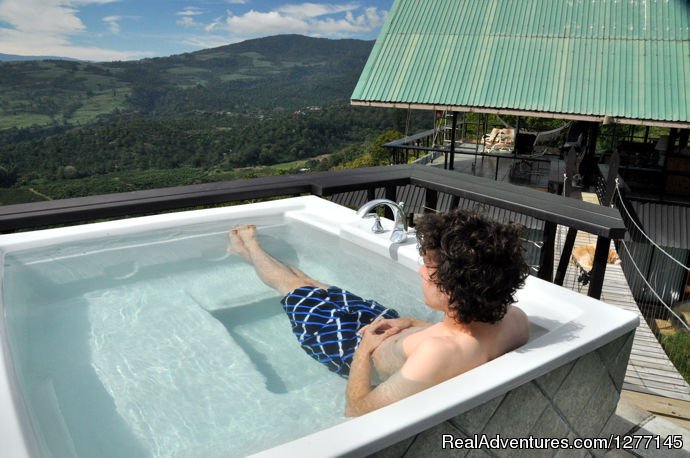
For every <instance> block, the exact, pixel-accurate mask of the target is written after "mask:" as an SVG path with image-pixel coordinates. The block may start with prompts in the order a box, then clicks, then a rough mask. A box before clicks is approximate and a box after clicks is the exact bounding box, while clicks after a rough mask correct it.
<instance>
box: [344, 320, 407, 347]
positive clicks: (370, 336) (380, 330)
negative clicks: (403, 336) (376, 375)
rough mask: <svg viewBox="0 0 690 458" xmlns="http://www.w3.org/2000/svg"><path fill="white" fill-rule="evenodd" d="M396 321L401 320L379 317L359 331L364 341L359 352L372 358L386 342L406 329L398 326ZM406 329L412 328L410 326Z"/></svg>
mask: <svg viewBox="0 0 690 458" xmlns="http://www.w3.org/2000/svg"><path fill="white" fill-rule="evenodd" d="M396 321H400V320H399V319H386V318H383V317H378V318H376V319H375V320H374V321H372V322H371V323H369V324H368V325H366V326H363V327H362V328H361V329H360V330H359V334H360V335H361V336H362V341H361V342H360V344H359V347H358V348H357V352H363V353H364V354H366V355H368V356H370V355H371V354H372V353H373V352H374V350H376V349H377V348H378V346H379V345H381V343H383V341H384V340H386V339H387V338H389V337H390V336H392V335H394V334H397V333H399V332H400V331H401V330H402V329H404V328H401V327H399V326H396V323H395V322H396ZM405 327H410V325H409V324H408V325H407V326H405Z"/></svg>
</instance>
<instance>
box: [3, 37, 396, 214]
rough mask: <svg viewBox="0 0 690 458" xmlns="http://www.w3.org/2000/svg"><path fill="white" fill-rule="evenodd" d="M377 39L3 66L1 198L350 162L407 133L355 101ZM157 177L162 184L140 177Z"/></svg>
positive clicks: (293, 41) (391, 118) (297, 40)
mask: <svg viewBox="0 0 690 458" xmlns="http://www.w3.org/2000/svg"><path fill="white" fill-rule="evenodd" d="M372 44H373V43H372V42H365V41H359V40H326V39H316V38H308V37H303V36H297V35H283V36H275V37H268V38H262V39H256V40H249V41H246V42H243V43H238V44H233V45H228V46H223V47H220V48H214V49H208V50H203V51H199V52H195V53H188V54H182V55H177V56H171V57H166V58H156V59H145V60H141V61H135V62H108V63H91V62H75V61H51V60H46V61H28V62H24V61H14V62H0V188H2V189H0V204H8V203H15V202H22V201H26V200H36V199H45V198H59V197H63V196H64V195H70V196H71V195H84V194H93V193H97V192H104V191H103V187H102V186H100V185H98V184H99V181H98V177H99V176H100V177H103V180H104V181H107V179H106V178H107V176H109V175H112V174H115V175H116V176H117V178H118V180H117V181H125V182H129V183H130V184H132V183H135V184H132V185H131V186H130V187H129V188H128V189H132V186H134V188H135V189H140V188H143V187H150V186H157V185H159V184H160V183H161V182H163V183H165V184H166V185H175V184H187V183H188V182H190V181H192V182H196V181H198V180H200V178H199V176H203V177H205V178H203V180H208V179H211V178H210V177H211V176H214V177H215V178H214V179H220V178H222V177H228V176H231V177H232V176H235V175H236V174H232V173H231V172H233V171H236V170H239V169H246V168H248V167H260V166H267V165H275V164H282V163H286V162H291V161H298V160H304V161H306V160H308V159H310V158H313V157H315V156H320V157H321V158H322V159H323V158H324V157H327V156H324V155H329V154H333V153H336V152H339V151H340V154H339V155H338V156H336V157H338V158H341V159H338V160H333V161H331V162H328V161H325V162H324V161H322V162H321V163H320V164H322V165H323V164H335V163H339V162H342V161H348V160H350V161H351V160H353V159H354V158H355V157H356V156H357V155H358V151H357V149H358V148H359V150H361V152H360V153H359V154H363V153H364V152H366V151H365V149H366V148H367V146H361V145H367V144H369V143H370V142H371V140H372V139H374V138H375V137H376V136H378V135H379V134H381V132H384V131H386V130H389V129H398V130H402V129H404V125H405V114H404V113H400V112H396V111H393V110H381V109H366V108H355V107H351V106H350V105H349V97H350V95H351V93H352V90H353V89H354V86H355V84H356V82H357V79H358V78H359V74H360V73H361V70H362V68H363V66H364V63H365V62H366V58H367V57H368V54H369V52H370V50H371V47H372ZM357 145H360V146H357ZM310 164H311V165H312V166H314V165H315V164H316V163H314V162H313V161H312V162H311V163H310ZM288 168H289V167H287V168H286V167H282V168H276V169H275V173H278V172H279V171H280V173H284V172H283V171H284V170H287V169H288ZM295 168H296V169H299V168H303V167H300V164H295ZM182 169H184V170H185V172H184V173H182V174H180V173H178V172H176V171H179V170H182ZM144 171H147V173H146V176H149V177H150V176H153V175H155V176H157V177H159V178H160V177H163V179H156V180H153V182H146V183H144V182H141V183H140V184H136V183H139V181H137V180H135V179H132V180H128V173H129V174H130V175H131V176H135V175H136V176H142V175H141V174H142V172H144ZM194 171H196V172H194ZM265 173H270V172H265ZM244 174H245V175H246V174H247V173H246V172H245V173H244ZM176 176H180V177H181V178H180V179H179V180H178V181H176V178H174V177H176ZM171 177H173V178H171ZM79 180H81V181H82V183H81V184H80V185H79V186H75V182H76V181H79ZM144 181H146V180H144ZM62 188H65V189H67V188H69V189H72V191H69V192H67V191H64V192H63V190H62ZM74 189H78V190H79V191H74ZM118 189H119V188H118ZM116 190H117V189H116Z"/></svg>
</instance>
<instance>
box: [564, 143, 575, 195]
mask: <svg viewBox="0 0 690 458" xmlns="http://www.w3.org/2000/svg"><path fill="white" fill-rule="evenodd" d="M576 159H577V151H575V147H574V146H571V147H570V151H568V156H567V157H566V160H565V177H564V182H563V195H564V196H565V197H570V193H572V192H573V177H574V176H575V173H576V172H575V162H576Z"/></svg>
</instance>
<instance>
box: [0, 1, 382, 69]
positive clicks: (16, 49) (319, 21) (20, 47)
mask: <svg viewBox="0 0 690 458" xmlns="http://www.w3.org/2000/svg"><path fill="white" fill-rule="evenodd" d="M392 4H393V0H353V1H347V0H344V1H342V2H339V1H338V0H334V1H323V0H312V1H310V2H299V0H298V1H295V2H291V1H277V0H0V53H2V54H17V55H24V56H58V57H70V58H75V59H81V60H91V61H111V60H135V59H142V58H147V57H160V56H169V55H172V54H180V53H184V52H190V51H197V50H199V49H205V48H213V47H216V46H222V45H227V44H231V43H237V42H240V41H244V40H247V39H250V38H258V37H264V36H270V35H278V34H287V33H296V34H301V35H308V36H313V37H322V38H336V39H337V38H360V39H365V40H373V39H375V38H376V36H377V35H378V32H379V30H380V28H381V25H382V24H383V21H384V20H385V17H386V14H387V12H388V10H389V9H390V7H391V5H392Z"/></svg>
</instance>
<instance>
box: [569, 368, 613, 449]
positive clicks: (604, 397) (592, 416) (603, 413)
mask: <svg viewBox="0 0 690 458" xmlns="http://www.w3.org/2000/svg"><path fill="white" fill-rule="evenodd" d="M618 398H619V393H618V391H617V390H616V387H615V386H614V384H613V382H612V381H611V379H609V378H608V377H606V376H603V377H601V379H600V381H599V383H598V386H597V387H596V391H595V392H594V395H593V396H592V397H591V399H590V400H589V402H588V403H587V405H586V406H585V409H584V411H583V412H582V415H580V416H579V417H578V418H576V419H574V420H573V422H572V425H573V427H574V428H575V431H576V432H577V433H578V434H579V435H580V437H599V433H601V430H602V429H603V428H604V426H605V425H606V423H607V422H608V420H609V418H611V416H612V415H613V414H614V413H615V412H616V405H617V404H618Z"/></svg>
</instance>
